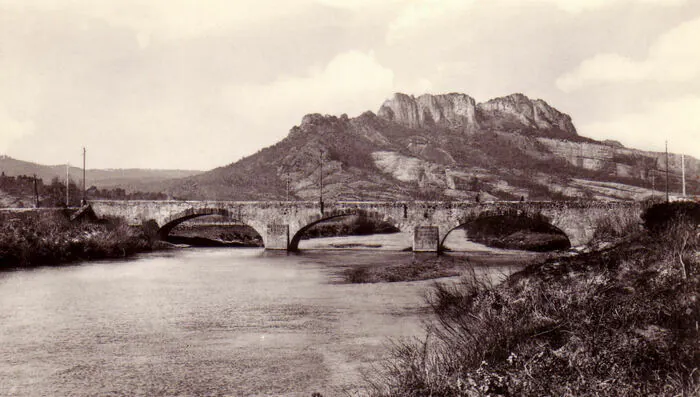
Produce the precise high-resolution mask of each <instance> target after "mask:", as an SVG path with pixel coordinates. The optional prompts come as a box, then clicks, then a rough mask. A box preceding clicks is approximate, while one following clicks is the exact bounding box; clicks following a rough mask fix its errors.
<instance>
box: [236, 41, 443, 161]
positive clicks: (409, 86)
mask: <svg viewBox="0 0 700 397" xmlns="http://www.w3.org/2000/svg"><path fill="white" fill-rule="evenodd" d="M430 87H431V84H430V82H429V81H427V80H425V79H417V80H415V81H406V82H401V81H397V79H396V77H395V74H394V72H393V71H392V70H391V69H389V68H387V67H385V66H383V65H382V64H380V63H379V62H378V60H377V59H376V57H375V55H374V53H373V52H362V51H347V52H343V53H340V54H338V55H336V56H335V57H333V58H332V59H331V60H330V61H329V62H328V63H327V64H326V65H324V66H322V67H317V68H315V69H312V70H309V71H308V73H307V74H306V75H303V76H288V77H286V78H280V79H278V80H277V81H275V82H272V83H269V84H262V85H241V84H234V85H230V86H228V87H226V88H225V89H224V91H223V97H224V102H225V103H227V105H226V108H228V109H231V112H233V113H234V114H233V116H232V117H233V118H234V119H235V120H236V123H237V125H239V126H240V127H241V128H248V129H250V130H255V131H261V132H264V133H262V134H257V135H254V136H249V137H248V138H246V140H245V142H244V143H243V144H245V145H248V146H250V147H249V148H248V149H249V151H251V152H252V151H254V150H255V149H257V148H260V147H263V146H265V145H269V144H272V143H274V142H276V141H278V140H279V139H281V138H283V137H284V136H285V135H286V133H287V131H289V129H290V128H291V127H292V126H294V125H298V124H299V122H300V121H301V119H302V117H303V116H304V115H305V114H307V113H321V114H331V115H340V114H343V113H346V114H348V115H349V116H350V117H355V116H357V115H359V114H361V113H363V112H365V111H367V110H372V111H376V110H377V109H378V108H379V106H380V105H381V103H382V102H383V101H384V100H385V99H387V98H389V97H390V96H391V95H392V94H393V93H394V92H395V91H407V92H421V93H422V92H425V91H426V90H427V89H429V88H430ZM413 90H415V91H413Z"/></svg>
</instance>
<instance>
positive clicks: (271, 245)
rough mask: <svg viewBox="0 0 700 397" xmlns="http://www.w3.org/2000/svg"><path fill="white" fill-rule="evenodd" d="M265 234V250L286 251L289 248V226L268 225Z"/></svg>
mask: <svg viewBox="0 0 700 397" xmlns="http://www.w3.org/2000/svg"><path fill="white" fill-rule="evenodd" d="M265 233H266V235H265V249H270V250H286V249H288V248H289V225H284V224H278V223H272V224H268V225H267V228H266V230H265Z"/></svg>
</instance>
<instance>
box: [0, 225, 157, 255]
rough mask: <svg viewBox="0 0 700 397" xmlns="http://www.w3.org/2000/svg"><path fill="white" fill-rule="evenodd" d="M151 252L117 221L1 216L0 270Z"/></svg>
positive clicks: (137, 234) (147, 243) (140, 237)
mask: <svg viewBox="0 0 700 397" xmlns="http://www.w3.org/2000/svg"><path fill="white" fill-rule="evenodd" d="M150 249H151V243H150V241H149V240H148V239H147V238H146V237H145V235H144V234H143V233H141V232H140V231H138V230H135V229H133V228H131V227H129V226H128V225H126V223H124V222H123V221H121V220H118V219H111V220H108V221H107V222H104V223H100V224H97V223H88V222H70V221H69V220H68V218H67V216H65V215H62V214H52V215H46V214H36V213H23V214H20V215H17V216H14V217H13V216H9V215H5V219H3V220H2V223H1V224H0V269H3V268H5V269H7V268H15V267H31V266H41V265H58V264H62V263H69V262H74V261H76V260H89V259H102V258H114V257H124V256H127V255H131V254H134V253H136V252H142V251H147V250H150Z"/></svg>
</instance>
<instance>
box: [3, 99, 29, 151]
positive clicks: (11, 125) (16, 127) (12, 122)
mask: <svg viewBox="0 0 700 397" xmlns="http://www.w3.org/2000/svg"><path fill="white" fill-rule="evenodd" d="M33 132H34V122H33V121H31V120H17V119H15V118H13V117H10V115H9V114H8V112H6V111H5V110H4V109H2V108H0V153H6V152H7V149H8V148H9V147H10V145H11V144H12V143H13V142H15V141H17V140H19V139H20V138H22V137H23V136H26V135H31V134H32V133H33Z"/></svg>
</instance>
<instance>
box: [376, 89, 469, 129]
mask: <svg viewBox="0 0 700 397" xmlns="http://www.w3.org/2000/svg"><path fill="white" fill-rule="evenodd" d="M377 115H378V116H379V117H382V118H384V119H387V120H390V121H393V122H395V123H399V124H402V125H405V126H407V127H410V128H421V127H433V126H441V127H449V128H457V127H465V128H476V127H478V123H477V120H476V103H475V101H474V98H472V97H470V96H469V95H465V94H445V95H430V94H424V95H421V96H419V97H418V98H415V97H413V96H408V95H406V94H401V93H396V94H394V97H393V98H391V99H388V100H386V101H385V102H384V104H382V107H381V108H379V112H377Z"/></svg>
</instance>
